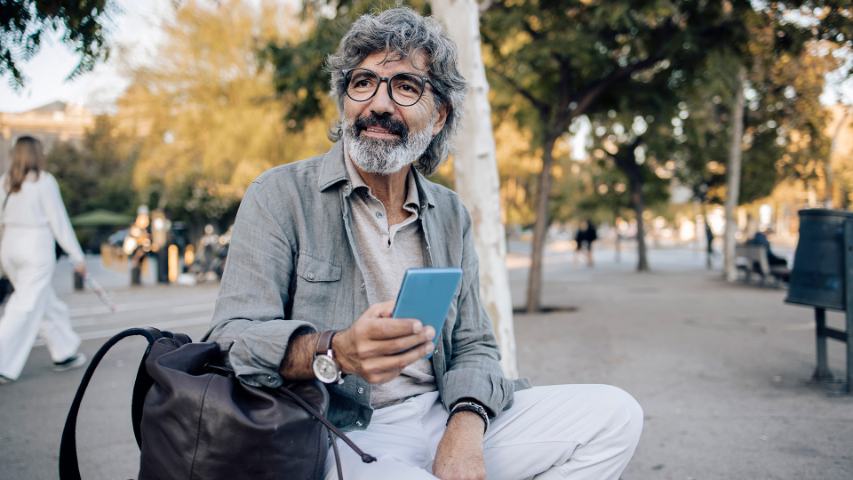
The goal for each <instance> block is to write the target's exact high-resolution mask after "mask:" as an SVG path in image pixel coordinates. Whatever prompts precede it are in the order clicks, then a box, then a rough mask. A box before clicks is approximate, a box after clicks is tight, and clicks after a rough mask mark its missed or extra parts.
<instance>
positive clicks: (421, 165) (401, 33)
mask: <svg viewBox="0 0 853 480" xmlns="http://www.w3.org/2000/svg"><path fill="white" fill-rule="evenodd" d="M382 51H385V52H389V53H392V54H397V55H399V56H400V57H407V56H409V55H411V54H413V53H414V52H416V51H422V52H424V53H425V54H426V56H427V59H428V60H427V71H428V75H429V79H430V81H431V83H432V86H433V92H434V94H435V99H436V108H440V107H441V106H444V107H446V108H447V120H446V122H445V124H444V128H442V129H441V131H440V132H438V134H437V135H436V136H435V137H434V138H433V139H432V141H431V142H430V144H429V146H428V147H427V149H426V151H425V152H424V153H423V155H421V158H419V159H418V160H417V162H416V163H415V167H416V168H417V169H418V170H419V171H420V172H421V173H423V174H424V175H430V174H432V173H433V172H435V170H436V169H437V168H438V166H439V165H440V164H441V162H442V161H444V159H445V158H447V154H448V153H449V152H450V139H451V136H452V134H453V133H454V132H455V130H456V126H457V125H458V124H459V121H460V119H461V117H462V103H463V102H464V101H465V88H466V87H465V78H464V77H463V76H462V74H461V73H459V69H458V68H457V66H456V45H455V44H454V43H453V41H452V40H451V39H450V38H449V37H448V36H447V35H446V34H445V33H444V29H443V28H442V27H441V25H440V24H439V23H438V22H437V21H436V20H434V19H433V18H432V17H422V16H421V15H419V14H418V13H416V12H415V11H414V10H412V9H410V8H405V7H402V8H393V9H390V10H385V11H384V12H381V13H379V14H378V15H362V16H361V17H359V18H358V20H356V21H355V22H354V23H353V24H352V27H350V29H349V31H348V32H347V33H346V35H344V38H343V39H342V40H341V43H340V45H339V46H338V50H337V51H336V52H335V53H334V54H332V55H329V57H328V58H327V59H326V66H327V68H328V70H329V72H330V73H331V75H332V80H331V86H332V95H333V96H334V97H335V99H336V100H337V103H338V109H339V111H341V112H343V105H344V96H345V94H346V88H347V86H346V79H345V78H344V73H343V72H344V71H345V70H349V69H352V68H355V67H357V66H358V65H359V64H360V63H361V62H362V61H363V60H364V59H365V58H367V57H368V56H369V55H371V54H373V53H376V52H382ZM342 133H343V132H342V127H341V122H340V121H338V122H337V123H336V124H335V126H334V127H333V128H332V131H331V132H330V137H331V138H332V140H333V141H338V140H339V139H340V138H341V136H342Z"/></svg>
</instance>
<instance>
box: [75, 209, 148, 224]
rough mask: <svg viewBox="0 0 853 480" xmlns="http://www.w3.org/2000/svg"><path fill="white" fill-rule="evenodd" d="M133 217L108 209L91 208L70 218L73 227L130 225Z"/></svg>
mask: <svg viewBox="0 0 853 480" xmlns="http://www.w3.org/2000/svg"><path fill="white" fill-rule="evenodd" d="M132 221H133V217H131V216H130V215H125V214H123V213H116V212H111V211H109V210H93V211H91V212H86V213H81V214H80V215H77V216H75V217H73V218H72V219H71V224H72V225H74V226H75V227H111V226H117V225H130V222H132Z"/></svg>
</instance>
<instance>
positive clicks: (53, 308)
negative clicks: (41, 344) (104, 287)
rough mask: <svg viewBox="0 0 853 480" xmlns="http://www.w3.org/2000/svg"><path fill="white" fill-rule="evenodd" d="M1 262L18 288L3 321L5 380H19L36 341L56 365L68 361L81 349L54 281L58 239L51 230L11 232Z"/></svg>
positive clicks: (1, 371)
mask: <svg viewBox="0 0 853 480" xmlns="http://www.w3.org/2000/svg"><path fill="white" fill-rule="evenodd" d="M3 237H4V238H3V244H2V248H0V261H2V262H3V268H4V269H5V271H6V274H7V275H8V276H9V280H10V281H11V282H12V286H14V287H15V291H14V292H13V293H12V295H11V297H10V298H9V301H8V302H7V303H6V310H5V312H4V313H3V318H2V319H0V375H3V376H4V377H7V378H11V379H13V380H14V379H17V378H18V376H19V375H20V374H21V370H23V369H24V364H25V363H26V361H27V357H28V356H29V355H30V350H32V348H33V343H34V342H35V341H36V335H40V336H41V338H43V339H44V341H45V343H46V344H47V349H48V351H49V352H50V357H51V358H52V359H53V361H54V362H61V361H63V360H66V359H68V358H69V357H71V356H72V355H74V354H75V353H77V349H78V348H79V347H80V337H79V336H78V335H77V334H76V333H74V330H72V329H71V320H70V318H69V312H68V307H67V306H66V305H65V304H64V303H63V302H62V301H61V300H59V298H58V297H57V296H56V293H55V292H54V291H53V286H52V285H51V281H52V279H53V271H54V269H55V268H56V256H55V254H54V243H53V242H54V240H53V235H52V234H51V233H50V230H48V229H47V228H43V229H42V228H7V229H6V231H5V233H4V235H3Z"/></svg>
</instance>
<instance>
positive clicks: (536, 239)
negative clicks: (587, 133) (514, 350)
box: [526, 122, 557, 313]
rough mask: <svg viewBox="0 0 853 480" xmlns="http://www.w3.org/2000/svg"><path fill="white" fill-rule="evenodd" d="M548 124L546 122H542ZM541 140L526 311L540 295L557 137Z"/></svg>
mask: <svg viewBox="0 0 853 480" xmlns="http://www.w3.org/2000/svg"><path fill="white" fill-rule="evenodd" d="M543 123H544V124H546V125H547V124H548V123H547V122H543ZM544 138H545V139H544V141H543V142H542V171H540V172H539V181H538V182H537V188H538V190H537V192H536V222H535V223H534V225H533V245H531V248H532V251H531V253H530V271H529V273H528V277H527V305H526V311H527V313H534V312H538V311H539V310H540V308H541V305H540V298H541V295H542V257H543V256H544V254H545V243H546V240H547V238H546V237H547V236H548V225H549V224H550V219H549V218H548V199H549V197H550V193H551V165H552V164H553V163H554V157H553V155H554V152H553V150H554V143H555V142H556V141H557V137H556V136H554V135H550V134H546V135H544Z"/></svg>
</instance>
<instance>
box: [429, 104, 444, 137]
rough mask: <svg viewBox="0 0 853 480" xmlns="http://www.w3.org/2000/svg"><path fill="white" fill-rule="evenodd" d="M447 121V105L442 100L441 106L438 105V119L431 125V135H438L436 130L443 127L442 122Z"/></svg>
mask: <svg viewBox="0 0 853 480" xmlns="http://www.w3.org/2000/svg"><path fill="white" fill-rule="evenodd" d="M445 122H447V105H446V104H444V103H443V102H442V104H441V106H440V107H438V119H437V120H436V121H435V125H433V127H432V136H433V137H434V136H436V135H438V132H440V131H441V129H442V128H444V123H445Z"/></svg>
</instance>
